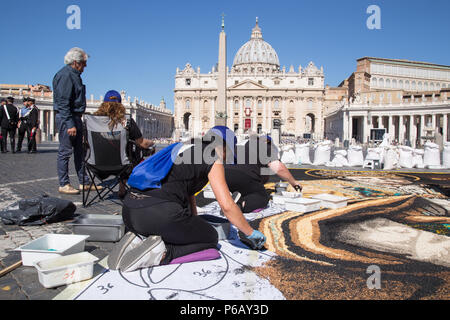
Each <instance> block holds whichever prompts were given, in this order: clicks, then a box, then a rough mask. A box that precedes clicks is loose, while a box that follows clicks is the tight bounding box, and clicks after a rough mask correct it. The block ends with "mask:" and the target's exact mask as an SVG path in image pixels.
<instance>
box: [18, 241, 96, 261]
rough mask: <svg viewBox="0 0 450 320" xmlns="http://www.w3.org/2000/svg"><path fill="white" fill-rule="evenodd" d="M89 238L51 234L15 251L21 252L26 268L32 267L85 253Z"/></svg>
mask: <svg viewBox="0 0 450 320" xmlns="http://www.w3.org/2000/svg"><path fill="white" fill-rule="evenodd" d="M87 238H89V236H87V235H75V234H53V233H51V234H46V235H45V236H42V237H40V238H38V239H36V240H33V241H31V242H28V243H27V244H25V245H23V246H21V247H19V248H17V249H15V251H20V252H21V255H22V264H23V265H24V266H29V267H32V266H33V265H34V263H35V262H39V261H42V260H46V259H51V258H54V257H60V256H64V255H69V254H73V253H78V252H82V251H84V245H85V241H86V239H87Z"/></svg>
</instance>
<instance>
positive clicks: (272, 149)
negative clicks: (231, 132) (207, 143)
mask: <svg viewBox="0 0 450 320" xmlns="http://www.w3.org/2000/svg"><path fill="white" fill-rule="evenodd" d="M236 155H237V159H236V161H237V164H235V165H228V164H227V165H225V177H226V172H227V170H240V171H242V172H243V173H245V174H246V175H248V176H250V178H251V179H252V180H253V181H255V182H259V183H263V184H264V183H266V182H267V180H268V179H269V175H268V174H264V171H263V170H262V169H264V168H268V165H269V163H270V162H273V161H276V160H278V148H277V147H276V146H275V145H274V144H273V142H272V141H267V140H266V138H260V137H251V138H250V139H248V140H247V141H246V142H245V144H244V145H242V144H240V145H237V150H236ZM227 183H228V180H227Z"/></svg>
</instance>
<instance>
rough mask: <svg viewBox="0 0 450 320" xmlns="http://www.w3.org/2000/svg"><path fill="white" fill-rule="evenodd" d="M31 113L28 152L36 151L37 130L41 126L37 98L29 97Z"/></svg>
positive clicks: (28, 126)
mask: <svg viewBox="0 0 450 320" xmlns="http://www.w3.org/2000/svg"><path fill="white" fill-rule="evenodd" d="M28 103H29V109H30V113H29V115H28V119H27V127H26V130H27V141H28V153H36V152H37V146H36V131H37V128H38V126H39V110H38V108H37V107H36V100H35V99H33V98H28Z"/></svg>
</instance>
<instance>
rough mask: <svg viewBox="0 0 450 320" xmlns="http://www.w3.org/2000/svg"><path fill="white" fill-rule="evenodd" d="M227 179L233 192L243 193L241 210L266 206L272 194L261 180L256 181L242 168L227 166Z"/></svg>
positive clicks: (248, 210)
mask: <svg viewBox="0 0 450 320" xmlns="http://www.w3.org/2000/svg"><path fill="white" fill-rule="evenodd" d="M225 179H226V181H227V184H228V188H229V189H230V191H231V192H235V191H238V192H239V193H240V194H241V199H240V200H239V203H241V204H242V205H241V210H242V212H244V213H248V212H252V211H254V210H256V209H261V208H265V207H266V206H267V203H269V200H270V195H269V194H268V193H267V191H266V189H265V188H264V184H263V183H261V181H256V180H255V179H253V178H252V177H251V176H249V175H248V174H246V173H245V172H244V171H242V170H240V169H232V168H227V169H226V170H225Z"/></svg>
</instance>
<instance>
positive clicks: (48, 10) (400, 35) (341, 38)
mask: <svg viewBox="0 0 450 320" xmlns="http://www.w3.org/2000/svg"><path fill="white" fill-rule="evenodd" d="M71 4H76V5H78V6H79V7H80V8H81V30H68V29H67V27H66V20H67V18H68V17H69V14H67V13H66V9H67V7H68V6H69V5H71ZM371 4H376V5H378V6H379V7H380V9H381V27H382V29H381V30H369V29H368V28H367V27H366V20H367V18H368V17H369V14H367V13H366V9H367V7H368V6H369V5H371ZM222 12H224V13H225V15H226V16H225V31H226V33H227V44H228V51H227V55H228V57H227V58H228V59H227V60H228V66H230V67H231V65H232V63H233V58H234V55H235V53H236V52H237V50H238V49H239V48H240V46H242V45H243V44H244V43H245V42H246V41H248V40H249V38H250V33H251V29H252V28H253V26H254V24H255V17H257V16H258V17H259V21H260V27H261V29H262V32H263V37H264V40H266V41H267V42H268V43H270V44H271V45H272V47H273V48H274V49H275V50H276V51H277V53H278V56H279V59H280V63H281V66H283V65H286V68H289V66H290V65H291V64H293V65H294V67H295V69H296V70H297V68H298V65H299V64H301V65H302V66H303V67H304V66H306V65H307V64H308V62H309V61H313V62H314V63H315V64H316V65H317V66H318V67H320V66H323V67H324V71H325V83H326V84H330V85H331V86H337V85H338V84H339V83H340V82H341V81H342V80H343V79H345V78H346V77H347V76H348V75H349V74H351V72H352V71H354V70H355V67H356V59H357V58H360V57H364V56H375V57H383V58H393V59H408V60H416V61H427V62H432V63H437V64H444V65H449V64H450V58H449V53H450V41H449V34H450V33H449V31H450V19H448V13H449V12H450V1H448V0H430V1H423V0H420V1H415V0H389V1H387V0H386V1H380V0H370V1H366V0H341V1H335V0H327V1H325V0H316V1H309V0H308V1H306V0H277V1H274V0H272V1H266V0H259V1H253V0H252V1H250V0H245V1H243V0H240V1H236V0H226V1H216V0H208V1H207V0H191V1H172V0H166V1H154V0H127V1H124V0H82V1H78V0H71V1H66V0H41V1H31V0H22V1H2V6H1V13H2V18H1V19H0V30H2V36H1V39H2V41H1V49H0V83H12V84H36V83H42V84H48V85H51V82H52V78H53V75H54V74H55V73H56V72H57V71H58V70H59V68H61V67H62V66H63V57H64V54H65V53H66V52H67V50H68V49H70V48H71V47H74V46H78V47H81V48H83V49H85V50H86V51H87V52H88V53H89V54H90V56H91V58H90V60H89V61H88V67H87V68H86V70H85V73H84V74H83V79H84V82H85V84H86V86H87V96H88V98H89V97H90V95H91V94H94V95H95V97H96V99H98V98H99V96H100V95H103V94H104V93H105V92H106V91H107V90H109V89H116V90H121V89H124V90H126V91H127V95H130V96H131V97H132V98H133V97H134V96H137V97H139V98H142V99H144V100H146V101H147V102H150V103H153V104H158V103H159V101H160V99H161V97H162V96H164V98H165V100H166V102H167V105H168V107H169V108H170V109H173V89H174V75H175V71H176V68H177V67H180V68H183V67H184V65H185V64H186V63H187V62H190V63H191V64H192V65H193V67H194V68H195V69H196V68H197V66H199V67H200V68H201V71H202V72H204V73H207V72H209V71H210V70H211V67H212V66H213V65H215V63H216V62H217V56H218V36H219V32H220V24H221V14H222Z"/></svg>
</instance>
